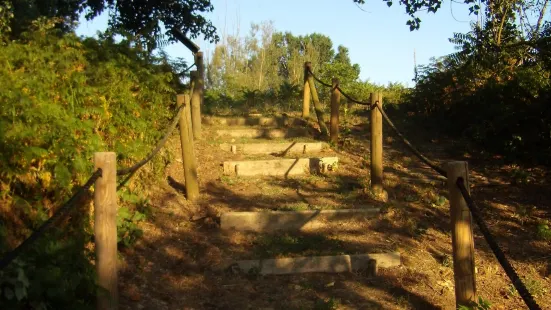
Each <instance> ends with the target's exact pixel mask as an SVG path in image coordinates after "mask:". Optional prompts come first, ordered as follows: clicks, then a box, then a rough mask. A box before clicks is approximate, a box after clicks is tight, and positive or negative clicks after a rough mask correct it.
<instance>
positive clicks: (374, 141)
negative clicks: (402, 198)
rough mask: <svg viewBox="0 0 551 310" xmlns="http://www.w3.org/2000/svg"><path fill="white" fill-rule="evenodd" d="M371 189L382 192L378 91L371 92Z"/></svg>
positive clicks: (381, 98)
mask: <svg viewBox="0 0 551 310" xmlns="http://www.w3.org/2000/svg"><path fill="white" fill-rule="evenodd" d="M370 99H371V120H370V123H371V190H372V192H373V193H374V194H375V195H381V194H383V193H384V188H383V116H382V114H381V111H379V109H378V108H377V107H379V108H381V109H382V106H383V96H382V94H381V93H380V92H377V93H371V96H370Z"/></svg>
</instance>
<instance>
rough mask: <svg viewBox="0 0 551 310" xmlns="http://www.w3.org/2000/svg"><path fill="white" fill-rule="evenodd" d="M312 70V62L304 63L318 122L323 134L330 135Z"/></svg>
mask: <svg viewBox="0 0 551 310" xmlns="http://www.w3.org/2000/svg"><path fill="white" fill-rule="evenodd" d="M311 71H312V63H311V62H307V63H305V64H304V73H306V74H307V76H308V78H307V79H308V86H309V87H310V94H311V95H312V101H314V109H315V111H316V116H317V118H318V124H319V126H320V130H321V134H322V135H323V136H327V135H328V131H327V126H326V125H325V121H324V120H323V110H322V109H321V104H320V100H319V97H318V91H317V90H316V84H314V77H313V76H312V74H310V72H311Z"/></svg>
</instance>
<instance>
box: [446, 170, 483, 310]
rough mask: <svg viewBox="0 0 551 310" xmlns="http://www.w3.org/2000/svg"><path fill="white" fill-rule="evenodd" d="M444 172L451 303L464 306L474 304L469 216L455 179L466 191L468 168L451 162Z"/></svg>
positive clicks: (470, 223) (473, 272)
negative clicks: (447, 197)
mask: <svg viewBox="0 0 551 310" xmlns="http://www.w3.org/2000/svg"><path fill="white" fill-rule="evenodd" d="M446 170H447V175H448V191H449V195H450V215H451V223H452V247H453V272H454V278H455V302H456V306H459V305H463V306H468V305H471V304H472V303H473V302H475V301H476V299H475V298H476V282H475V270H474V267H475V264H474V239H473V227H472V219H471V212H470V211H469V208H468V207H467V202H466V201H465V199H464V198H463V195H462V194H461V191H460V190H459V188H458V187H457V184H456V182H457V178H459V177H461V178H463V180H464V181H465V187H466V188H467V191H469V168H468V165H467V162H465V161H453V162H449V163H448V165H447V169H446Z"/></svg>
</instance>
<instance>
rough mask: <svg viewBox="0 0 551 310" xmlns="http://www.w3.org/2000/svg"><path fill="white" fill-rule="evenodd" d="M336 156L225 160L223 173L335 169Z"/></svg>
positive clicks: (272, 173)
mask: <svg viewBox="0 0 551 310" xmlns="http://www.w3.org/2000/svg"><path fill="white" fill-rule="evenodd" d="M338 162H339V159H338V158H337V157H320V158H296V159H294V158H291V159H272V160H249V161H225V162H224V174H225V175H236V176H290V175H301V174H305V173H307V172H310V173H316V172H317V173H326V172H330V171H335V170H336V169H337V166H338Z"/></svg>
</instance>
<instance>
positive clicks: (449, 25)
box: [77, 0, 476, 86]
mask: <svg viewBox="0 0 551 310" xmlns="http://www.w3.org/2000/svg"><path fill="white" fill-rule="evenodd" d="M211 2H212V4H213V5H214V11H213V12H212V13H209V14H207V15H206V16H207V18H209V19H210V20H211V21H212V22H213V24H214V25H215V26H216V27H217V28H218V31H219V32H218V33H219V35H220V36H222V35H223V34H224V33H226V34H230V35H234V34H236V32H237V30H238V29H239V33H240V34H241V35H246V34H247V33H248V31H249V29H250V25H251V23H260V22H262V21H273V23H274V26H275V29H276V30H278V31H290V32H292V33H293V34H295V35H304V34H309V33H313V32H318V33H321V34H324V35H327V36H329V37H330V38H331V39H332V41H333V45H334V47H335V49H336V47H337V46H338V45H340V44H342V45H344V46H346V47H348V49H349V51H350V58H351V60H352V62H354V63H358V64H359V65H360V67H361V74H360V77H361V79H362V80H369V81H371V82H375V83H379V84H387V83H388V82H402V83H404V84H408V85H410V86H412V82H411V79H412V78H413V51H414V50H415V52H416V56H417V64H427V63H429V59H430V58H431V57H438V56H443V55H446V54H449V53H451V52H453V51H454V47H453V45H452V44H451V43H449V42H448V38H450V37H451V36H452V35H453V33H454V32H467V31H469V29H470V26H469V21H476V17H475V16H474V15H472V16H469V13H468V7H467V6H466V5H464V4H459V3H454V2H452V1H444V4H443V6H442V8H441V9H440V10H439V11H438V12H437V13H436V14H427V13H422V14H420V15H419V16H420V18H421V19H422V24H421V29H420V30H417V31H413V32H410V31H409V27H408V26H406V24H405V23H406V21H407V20H408V16H407V15H406V14H405V13H404V8H403V7H402V6H399V5H396V4H395V5H393V6H392V7H390V8H389V7H387V5H386V3H384V2H383V1H382V0H371V1H369V0H368V1H366V4H365V5H363V6H361V8H362V9H363V10H362V9H360V8H358V6H357V5H356V4H354V3H353V1H352V0H294V1H292V0H277V1H276V0H212V1H211ZM396 2H397V1H396ZM452 12H453V14H452ZM106 26H107V17H106V14H104V15H102V16H100V17H98V18H97V19H95V20H93V21H91V22H87V21H86V20H82V21H81V24H80V25H79V27H78V28H77V34H79V35H85V36H88V35H94V34H95V33H96V31H97V30H104V29H105V28H106ZM195 42H196V43H197V44H198V45H199V46H200V48H201V50H203V51H204V52H205V53H210V52H212V51H213V50H214V45H213V44H210V43H208V42H205V41H203V40H202V39H197V40H195ZM166 51H167V52H168V53H169V55H170V56H172V57H184V58H186V59H187V60H189V61H191V62H192V61H193V57H192V55H191V52H189V51H188V50H187V49H186V48H185V47H183V45H182V44H179V43H178V44H174V45H171V46H169V47H167V48H166Z"/></svg>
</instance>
